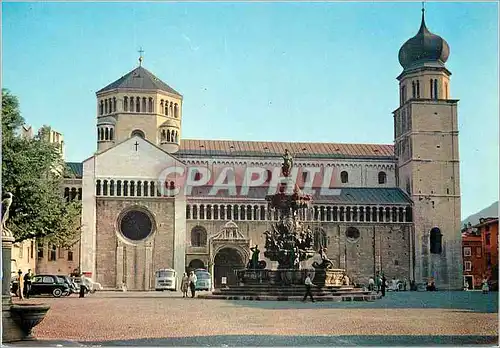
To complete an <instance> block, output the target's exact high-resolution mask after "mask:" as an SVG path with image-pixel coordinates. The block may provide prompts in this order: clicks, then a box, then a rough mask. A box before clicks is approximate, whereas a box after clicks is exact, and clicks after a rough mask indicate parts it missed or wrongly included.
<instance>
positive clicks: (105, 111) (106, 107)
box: [104, 99, 108, 114]
mask: <svg viewBox="0 0 500 348" xmlns="http://www.w3.org/2000/svg"><path fill="white" fill-rule="evenodd" d="M104 113H105V114H107V113H108V100H107V99H106V100H105V101H104Z"/></svg>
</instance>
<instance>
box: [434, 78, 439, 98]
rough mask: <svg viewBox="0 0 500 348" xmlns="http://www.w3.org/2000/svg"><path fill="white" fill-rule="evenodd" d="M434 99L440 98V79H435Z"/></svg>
mask: <svg viewBox="0 0 500 348" xmlns="http://www.w3.org/2000/svg"><path fill="white" fill-rule="evenodd" d="M434 99H438V80H437V79H434Z"/></svg>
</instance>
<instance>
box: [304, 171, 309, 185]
mask: <svg viewBox="0 0 500 348" xmlns="http://www.w3.org/2000/svg"><path fill="white" fill-rule="evenodd" d="M307 174H309V173H308V172H302V182H303V183H304V184H305V183H306V182H307Z"/></svg>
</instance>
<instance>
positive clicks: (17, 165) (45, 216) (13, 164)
mask: <svg viewBox="0 0 500 348" xmlns="http://www.w3.org/2000/svg"><path fill="white" fill-rule="evenodd" d="M23 124H24V119H23V118H22V116H21V113H20V111H19V102H18V100H17V98H16V97H15V96H13V95H12V94H10V92H9V91H8V90H5V89H2V192H3V193H4V194H5V193H6V192H11V193H12V194H13V195H14V197H13V202H12V205H11V207H10V211H9V219H8V220H7V227H8V228H9V229H10V230H11V231H12V233H13V234H14V237H15V238H16V242H20V241H23V240H25V239H31V238H43V239H45V240H46V241H48V242H49V243H51V244H55V245H57V246H61V247H69V246H71V245H73V244H74V243H75V242H77V241H78V237H79V234H80V212H81V204H80V202H75V201H73V202H66V199H65V198H64V197H63V194H62V187H63V180H64V178H63V177H64V176H65V174H66V170H67V169H66V166H65V163H64V160H63V158H62V156H61V155H60V152H59V146H58V145H57V144H51V143H49V142H48V141H46V136H45V134H46V130H47V129H46V127H44V128H45V131H42V132H40V134H38V135H37V136H35V137H34V138H26V137H23V136H22V134H20V131H21V127H22V125H23Z"/></svg>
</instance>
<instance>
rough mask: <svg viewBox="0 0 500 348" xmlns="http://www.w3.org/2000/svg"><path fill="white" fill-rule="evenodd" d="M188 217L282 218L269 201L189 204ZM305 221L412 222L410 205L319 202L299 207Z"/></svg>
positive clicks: (213, 218)
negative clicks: (337, 204) (333, 204)
mask: <svg viewBox="0 0 500 348" xmlns="http://www.w3.org/2000/svg"><path fill="white" fill-rule="evenodd" d="M186 219H188V220H233V221H278V220H279V211H278V210H275V209H268V207H267V205H263V204H259V205H250V204H247V205H241V204H240V205H239V204H188V205H187V206H186ZM298 219H299V220H301V221H332V222H344V221H345V222H384V223H407V222H412V210H411V207H409V206H398V207H394V206H385V207H381V206H326V205H317V206H314V207H312V208H310V209H301V210H299V211H298Z"/></svg>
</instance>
